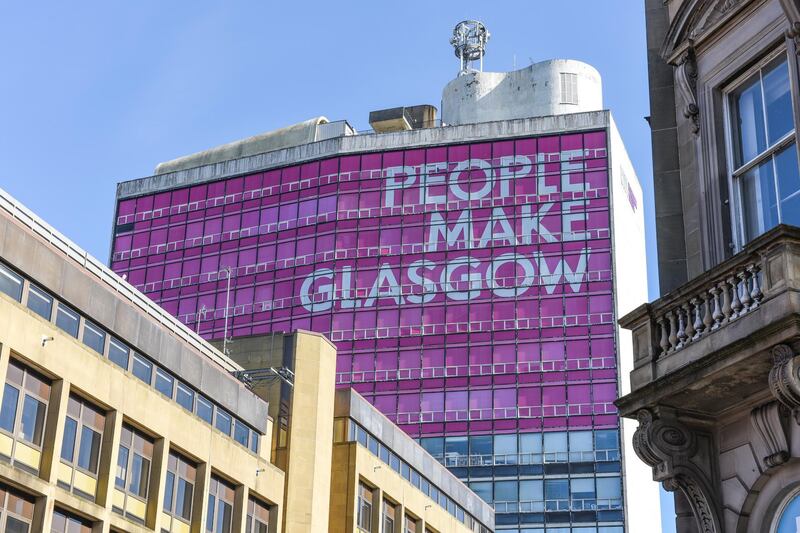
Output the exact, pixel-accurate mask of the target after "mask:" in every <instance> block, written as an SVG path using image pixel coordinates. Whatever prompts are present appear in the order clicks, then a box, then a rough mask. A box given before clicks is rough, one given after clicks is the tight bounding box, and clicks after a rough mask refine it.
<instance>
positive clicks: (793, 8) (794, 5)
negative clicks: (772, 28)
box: [780, 0, 800, 55]
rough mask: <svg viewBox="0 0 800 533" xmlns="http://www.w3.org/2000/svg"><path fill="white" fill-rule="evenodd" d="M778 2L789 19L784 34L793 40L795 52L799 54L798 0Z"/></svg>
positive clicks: (799, 19) (799, 22) (799, 7)
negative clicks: (787, 27)
mask: <svg viewBox="0 0 800 533" xmlns="http://www.w3.org/2000/svg"><path fill="white" fill-rule="evenodd" d="M780 3H781V7H782V8H783V12H784V13H786V18H787V19H789V29H788V30H786V36H787V37H788V38H789V39H791V40H793V41H794V48H795V52H796V53H797V54H798V55H800V0H780Z"/></svg>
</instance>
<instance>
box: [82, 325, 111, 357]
mask: <svg viewBox="0 0 800 533" xmlns="http://www.w3.org/2000/svg"><path fill="white" fill-rule="evenodd" d="M83 344H85V345H86V346H88V347H89V348H91V349H92V350H94V351H95V352H97V353H99V354H102V353H103V351H104V350H105V344H106V332H105V331H103V329H102V328H101V327H100V326H98V325H97V324H93V323H92V322H89V321H88V320H86V321H84V323H83Z"/></svg>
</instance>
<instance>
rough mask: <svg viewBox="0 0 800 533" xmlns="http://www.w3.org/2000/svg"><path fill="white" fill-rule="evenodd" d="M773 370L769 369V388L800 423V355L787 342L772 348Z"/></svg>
mask: <svg viewBox="0 0 800 533" xmlns="http://www.w3.org/2000/svg"><path fill="white" fill-rule="evenodd" d="M772 361H773V363H772V370H770V371H769V389H770V390H771V391H772V395H773V396H775V399H777V400H778V401H779V402H780V403H781V404H782V405H784V406H785V407H786V408H787V409H788V410H789V412H790V413H792V415H793V416H794V420H795V422H797V423H798V424H800V376H799V375H798V371H800V356H798V355H795V353H794V350H792V348H791V347H789V346H787V345H785V344H779V345H777V346H775V347H774V348H772Z"/></svg>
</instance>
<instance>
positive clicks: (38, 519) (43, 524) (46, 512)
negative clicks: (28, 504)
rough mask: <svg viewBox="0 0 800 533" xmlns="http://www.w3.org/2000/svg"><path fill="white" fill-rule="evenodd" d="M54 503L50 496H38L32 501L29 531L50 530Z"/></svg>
mask: <svg viewBox="0 0 800 533" xmlns="http://www.w3.org/2000/svg"><path fill="white" fill-rule="evenodd" d="M55 503H56V500H55V498H53V496H52V495H49V496H40V497H38V498H36V499H35V500H34V507H33V523H32V524H31V531H50V530H51V529H52V527H53V508H54V507H55Z"/></svg>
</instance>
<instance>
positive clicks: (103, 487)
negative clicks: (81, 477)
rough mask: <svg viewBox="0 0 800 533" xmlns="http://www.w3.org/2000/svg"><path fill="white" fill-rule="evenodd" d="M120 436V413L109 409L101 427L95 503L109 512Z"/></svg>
mask: <svg viewBox="0 0 800 533" xmlns="http://www.w3.org/2000/svg"><path fill="white" fill-rule="evenodd" d="M121 438H122V413H120V412H119V411H109V412H108V413H106V425H105V427H104V428H103V441H102V443H101V448H100V450H101V452H100V467H99V469H98V472H99V475H98V477H97V499H96V500H95V501H96V503H97V505H99V506H100V507H103V508H105V510H106V512H111V504H112V502H113V498H112V495H113V493H114V478H115V477H116V470H115V469H116V466H117V457H118V456H119V443H120V439H121Z"/></svg>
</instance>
